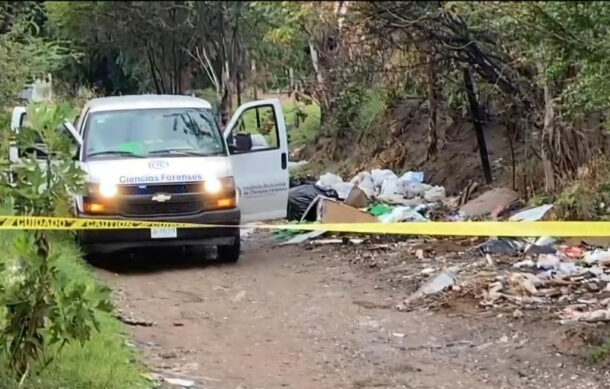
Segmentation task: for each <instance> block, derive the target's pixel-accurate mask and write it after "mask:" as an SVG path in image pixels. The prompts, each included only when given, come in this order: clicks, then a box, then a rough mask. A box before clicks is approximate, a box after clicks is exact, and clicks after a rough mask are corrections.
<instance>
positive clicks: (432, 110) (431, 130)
mask: <svg viewBox="0 0 610 389" xmlns="http://www.w3.org/2000/svg"><path fill="white" fill-rule="evenodd" d="M434 60H435V59H434V57H433V56H432V55H429V56H428V66H427V71H428V77H427V78H428V108H429V117H428V151H427V155H426V160H429V159H430V158H432V157H433V156H434V155H436V152H437V144H438V133H437V114H438V93H437V85H436V83H437V77H436V66H435V63H434Z"/></svg>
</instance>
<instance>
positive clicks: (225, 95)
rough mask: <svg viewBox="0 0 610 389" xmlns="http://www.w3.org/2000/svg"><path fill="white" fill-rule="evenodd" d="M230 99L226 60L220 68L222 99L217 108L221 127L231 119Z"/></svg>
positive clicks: (229, 78) (227, 62)
mask: <svg viewBox="0 0 610 389" xmlns="http://www.w3.org/2000/svg"><path fill="white" fill-rule="evenodd" d="M232 98H233V94H232V88H231V73H230V70H229V60H228V59H227V60H225V63H224V66H223V67H222V97H221V99H220V108H219V111H220V119H221V123H222V125H223V127H224V126H226V125H227V124H228V123H229V118H230V117H231V105H232V104H231V103H232V101H231V100H232Z"/></svg>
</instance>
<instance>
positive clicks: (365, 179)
mask: <svg viewBox="0 0 610 389" xmlns="http://www.w3.org/2000/svg"><path fill="white" fill-rule="evenodd" d="M350 183H351V184H354V185H357V186H358V188H360V189H361V190H362V191H363V192H364V194H366V196H367V197H368V198H371V197H373V195H374V194H375V183H374V182H373V177H371V174H370V173H368V172H360V173H358V174H357V175H356V176H354V178H352V179H351V180H350Z"/></svg>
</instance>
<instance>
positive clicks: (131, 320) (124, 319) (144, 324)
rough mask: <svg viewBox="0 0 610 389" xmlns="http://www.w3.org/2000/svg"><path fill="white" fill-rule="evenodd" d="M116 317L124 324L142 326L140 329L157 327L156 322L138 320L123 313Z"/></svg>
mask: <svg viewBox="0 0 610 389" xmlns="http://www.w3.org/2000/svg"><path fill="white" fill-rule="evenodd" d="M115 317H116V318H117V319H119V320H120V321H122V322H123V323H125V324H127V325H130V326H140V327H154V326H156V325H157V323H155V322H154V321H150V320H144V319H136V318H134V317H131V316H129V317H128V316H125V315H123V313H122V312H120V311H119V312H118V313H117V314H116V315H115Z"/></svg>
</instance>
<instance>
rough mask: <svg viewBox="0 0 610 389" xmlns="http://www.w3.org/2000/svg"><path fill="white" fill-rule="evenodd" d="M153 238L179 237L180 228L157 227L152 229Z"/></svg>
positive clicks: (151, 235)
mask: <svg viewBox="0 0 610 389" xmlns="http://www.w3.org/2000/svg"><path fill="white" fill-rule="evenodd" d="M150 237H151V238H152V239H170V238H177V237H178V230H177V229H176V228H175V227H155V228H151V229H150Z"/></svg>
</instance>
